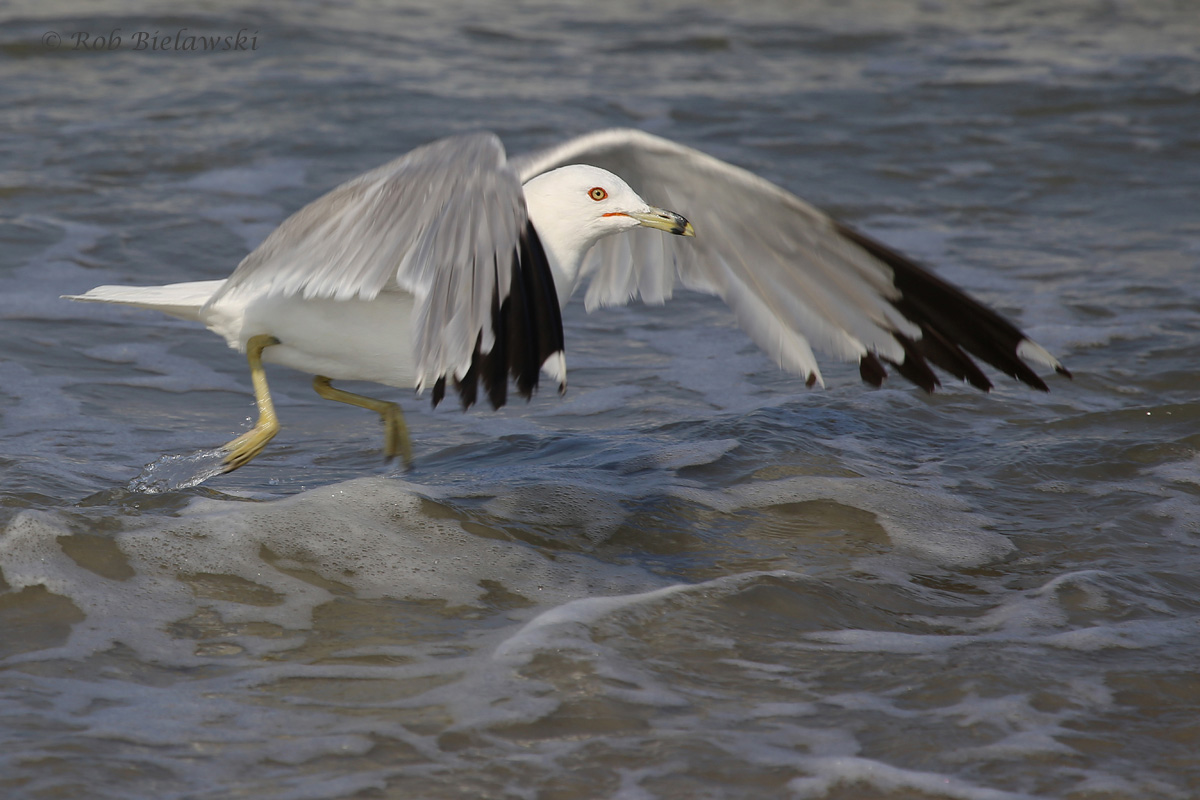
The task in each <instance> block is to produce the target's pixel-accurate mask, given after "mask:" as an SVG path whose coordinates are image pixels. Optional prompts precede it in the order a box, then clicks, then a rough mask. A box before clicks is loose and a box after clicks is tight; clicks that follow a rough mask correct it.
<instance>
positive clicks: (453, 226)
mask: <svg viewBox="0 0 1200 800" xmlns="http://www.w3.org/2000/svg"><path fill="white" fill-rule="evenodd" d="M242 291H251V292H254V293H255V294H264V295H279V296H300V297H303V298H333V299H338V300H344V299H350V298H359V299H363V300H370V299H372V298H374V297H376V296H377V295H379V293H380V292H388V291H404V292H409V293H411V294H412V295H413V296H414V297H415V298H416V303H415V304H414V307H415V314H414V318H413V320H412V331H413V352H414V356H415V359H416V368H417V375H418V381H417V389H418V390H421V389H423V388H424V387H426V386H433V388H434V402H435V403H437V402H438V401H439V400H440V399H441V397H442V394H443V392H444V389H445V382H446V378H450V379H451V380H452V381H454V382H455V384H456V385H457V387H458V390H459V393H460V395H461V397H462V401H463V404H464V405H470V404H471V403H473V402H474V401H475V396H476V386H477V384H478V382H479V381H482V382H483V384H484V387H485V390H486V391H487V393H488V396H489V399H490V400H491V402H492V404H493V405H494V406H497V407H498V406H500V405H503V404H504V401H505V399H506V393H507V387H508V375H510V374H511V376H512V377H513V379H514V380H515V381H516V384H517V388H518V390H519V391H520V392H521V393H522V394H523V395H524V396H526V397H528V396H529V395H530V393H531V392H532V391H533V389H534V388H535V387H536V385H537V380H538V372H539V369H540V368H541V367H542V366H543V365H545V368H546V370H547V372H549V373H550V374H551V375H552V376H553V377H555V378H556V379H557V380H558V381H559V383H560V385H561V384H563V383H565V380H566V367H565V361H564V359H563V352H562V351H563V343H562V320H561V317H560V311H559V306H558V302H557V300H556V295H555V290H554V280H553V276H552V275H551V273H550V267H549V265H548V263H547V262H546V256H545V254H544V252H543V251H542V246H541V243H540V242H539V240H538V238H537V233H536V231H534V229H533V226H532V225H530V223H529V219H528V215H527V213H526V210H525V197H524V194H523V193H522V190H521V181H520V180H519V179H518V177H517V173H516V172H515V171H514V170H513V169H512V167H511V166H509V164H508V162H507V159H506V156H505V153H504V147H503V145H501V143H500V140H499V139H498V138H496V136H494V135H493V134H490V133H479V134H471V135H467V136H458V137H453V138H449V139H442V140H439V141H436V142H433V143H431V144H428V145H425V146H423V147H419V148H417V149H416V150H413V151H412V152H410V153H408V154H407V155H405V156H402V157H401V158H398V159H396V160H395V161H392V162H391V163H388V164H385V165H384V166H382V167H379V168H378V169H375V170H372V171H371V172H368V173H366V174H364V175H361V176H359V177H357V178H354V179H353V180H351V181H349V182H347V183H344V184H342V185H341V186H338V187H337V188H335V189H333V190H332V191H330V192H329V193H328V194H326V195H324V196H322V197H320V198H318V199H317V200H315V201H313V202H312V203H310V204H308V205H307V206H305V207H304V208H302V209H300V210H299V211H297V212H296V213H295V214H293V215H292V216H291V217H289V218H288V219H286V220H285V221H284V222H283V224H281V225H280V226H279V227H278V228H277V229H276V230H275V231H274V232H273V233H271V235H270V236H268V237H267V238H266V240H265V241H264V242H263V243H262V244H261V245H259V246H258V248H256V249H255V250H254V251H253V252H252V253H250V254H249V255H248V256H246V258H245V259H243V260H242V262H241V264H239V265H238V268H237V269H236V270H235V271H234V273H233V275H231V276H230V278H229V280H228V281H227V282H226V284H225V286H224V287H222V289H221V291H220V292H219V293H218V295H217V296H215V297H214V298H213V299H212V300H210V301H209V302H210V303H212V302H216V301H217V300H218V299H219V298H220V297H222V296H225V295H229V294H231V293H235V292H242Z"/></svg>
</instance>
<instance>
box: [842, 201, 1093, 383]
mask: <svg viewBox="0 0 1200 800" xmlns="http://www.w3.org/2000/svg"><path fill="white" fill-rule="evenodd" d="M834 226H835V230H837V232H838V233H839V234H841V235H842V236H843V237H845V238H846V239H847V240H849V241H850V242H853V243H854V244H855V245H857V246H859V247H861V248H862V249H863V250H865V251H867V253H869V254H870V255H871V256H873V257H874V258H876V259H878V260H879V261H882V262H883V263H884V264H886V265H887V266H888V267H890V268H891V270H892V282H893V284H894V285H895V287H896V289H897V290H898V291H899V293H900V294H899V297H897V298H896V299H894V300H891V303H892V305H893V306H894V307H895V308H896V310H897V311H899V312H900V313H901V314H903V315H904V317H905V318H906V319H908V320H910V321H911V322H912V323H913V324H915V325H916V326H917V327H918V328H920V330H921V338H920V339H917V340H913V339H910V338H908V337H905V336H903V335H900V334H898V333H897V334H896V339H897V341H898V342H900V345H901V347H903V348H904V361H903V362H902V363H895V362H893V361H890V360H889V363H891V364H892V365H893V366H894V367H895V368H896V371H897V372H899V373H900V374H901V375H903V376H904V377H905V378H907V379H909V380H911V381H912V382H913V383H915V384H917V385H918V386H920V387H921V388H922V389H924V390H925V391H927V392H932V391H934V389H936V388H937V387H938V386H939V385H940V382H939V381H938V378H937V375H936V374H935V373H934V372H933V370H932V369H931V367H930V365H931V364H932V365H934V366H936V367H939V368H940V369H944V370H946V371H947V372H949V373H950V374H952V375H954V376H955V377H957V378H959V379H960V380H964V381H966V382H967V383H969V384H971V385H972V386H974V387H975V388H977V389H979V390H981V391H984V392H987V391H990V390H991V389H992V382H991V381H990V380H989V379H988V378H987V376H986V375H985V374H984V373H983V371H982V370H981V369H980V368H979V366H978V365H977V364H976V363H975V362H974V361H973V360H972V358H971V356H975V357H976V358H979V359H981V360H982V361H984V362H985V363H987V364H990V365H992V366H993V367H995V368H996V369H998V370H1000V371H1001V372H1003V373H1005V374H1006V375H1010V376H1011V377H1013V378H1016V379H1017V380H1019V381H1021V382H1022V383H1024V384H1026V385H1028V386H1030V387H1032V388H1034V389H1039V390H1042V391H1049V390H1050V389H1049V387H1048V386H1047V385H1046V382H1045V381H1043V380H1042V379H1041V377H1039V376H1038V374H1037V373H1036V372H1034V371H1033V370H1032V369H1031V368H1030V367H1029V365H1028V364H1026V363H1025V361H1024V360H1023V359H1022V358H1021V357H1020V356H1019V355H1018V354H1017V351H1018V349H1019V347H1020V345H1021V343H1022V342H1023V341H1025V339H1026V337H1025V334H1023V333H1022V332H1021V331H1020V330H1019V329H1018V328H1017V327H1016V326H1014V325H1013V324H1012V323H1011V322H1009V321H1008V320H1006V319H1005V318H1004V317H1002V316H1000V315H999V314H998V313H996V312H995V311H993V310H992V309H990V308H988V307H987V306H985V305H983V304H982V303H980V302H979V301H978V300H975V299H974V298H972V297H970V296H968V295H967V294H966V293H965V292H963V291H962V290H961V289H958V288H957V287H955V286H953V285H952V284H950V283H948V282H946V281H945V280H943V279H941V278H939V277H938V276H937V275H934V274H933V273H931V272H929V271H928V270H926V269H925V268H924V267H922V266H920V265H918V264H917V263H916V262H914V261H912V260H911V259H909V258H907V257H906V256H903V255H901V254H900V253H897V252H896V251H895V250H892V249H891V248H890V247H887V246H886V245H883V244H881V243H879V242H877V241H875V240H874V239H872V238H870V237H869V236H865V235H863V234H861V233H859V232H858V231H856V230H854V229H853V228H851V227H849V226H848V225H845V224H843V223H840V222H835V223H834ZM968 353H969V354H970V355H968ZM1055 371H1056V372H1058V373H1059V374H1062V375H1066V376H1067V377H1068V378H1069V377H1070V376H1071V373H1070V372H1068V371H1067V370H1066V368H1064V367H1062V366H1058V367H1056V368H1055ZM859 373H860V374H861V375H862V377H863V380H864V381H866V382H867V383H870V384H872V385H874V386H879V385H880V384H881V383H882V381H883V378H884V377H886V376H887V372H886V371H885V370H884V369H883V365H882V364H881V363H880V360H879V359H878V358H877V357H876V356H875V355H874V354H868V356H864V357H863V358H862V359H861V360H860V361H859Z"/></svg>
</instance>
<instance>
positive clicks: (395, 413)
mask: <svg viewBox="0 0 1200 800" xmlns="http://www.w3.org/2000/svg"><path fill="white" fill-rule="evenodd" d="M313 389H314V390H315V391H316V393H317V394H319V395H321V397H324V398H325V399H326V400H336V401H337V402H339V403H349V404H350V405H352V406H358V407H359V408H367V409H370V410H371V411H374V412H375V413H376V414H378V415H379V416H380V417H382V418H383V454H384V456H386V457H387V458H388V459H393V458H395V457H396V456H402V457H403V458H404V466H405V467H412V461H413V456H412V443H411V442H410V441H409V439H408V426H407V425H405V424H404V412H403V411H401V410H400V406H398V405H396V404H395V403H391V402H388V401H387V400H376V399H375V398H373V397H364V396H363V395H361V394H354V393H353V392H347V391H345V390H343V389H335V388H333V386H332V385H331V380H330V379H329V378H326V377H325V376H324V375H318V376H316V377H315V378H313Z"/></svg>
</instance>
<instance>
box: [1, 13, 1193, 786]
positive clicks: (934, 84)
mask: <svg viewBox="0 0 1200 800" xmlns="http://www.w3.org/2000/svg"><path fill="white" fill-rule="evenodd" d="M184 29H186V32H185V33H184V34H183V35H184V37H185V38H184V41H186V36H188V35H191V34H195V35H198V36H199V35H204V36H210V37H216V39H214V40H213V41H214V42H216V43H217V45H220V46H221V49H217V50H215V51H208V52H205V51H197V50H190V49H187V48H186V46H185V47H182V48H181V47H179V46H178V45H174V46H166V45H164V44H163V43H164V42H165V41H166V37H172V38H173V39H174V38H175V37H177V36H178V33H179V32H180V31H184ZM51 34H53V35H51ZM114 34H115V35H114ZM85 35H86V37H85ZM118 36H119V37H120V42H119V43H117V42H116V37H118ZM239 36H240V37H242V38H239ZM56 37H57V38H56ZM156 37H157V38H156ZM226 37H228V38H226ZM100 42H103V44H102V45H101V44H100ZM155 42H157V44H158V46H159V49H152V45H153V44H154V43H155ZM1198 42H1200V13H1198V10H1197V8H1196V7H1195V4H1194V3H1190V2H1184V1H1183V0H1180V2H1166V1H1164V0H1150V2H1136V3H1135V2H1123V1H1121V0H1049V2H1041V3H1019V2H1003V1H1002V0H994V1H987V0H969V1H968V2H932V1H930V2H907V1H902V2H891V1H885V0H840V1H839V2H831V1H830V0H802V1H801V2H778V3H761V4H752V5H751V6H749V7H746V6H745V5H744V4H743V6H741V7H738V6H735V4H732V3H717V2H697V3H677V2H672V1H671V0H667V2H662V3H654V4H645V3H631V2H627V1H626V0H617V2H613V3H604V4H598V3H573V4H566V5H559V4H548V3H537V2H523V3H519V4H515V5H512V6H507V7H501V6H500V5H499V4H496V5H494V6H484V5H482V4H480V5H475V4H467V3H454V2H450V3H443V2H438V3H433V2H428V3H416V4H409V5H400V6H393V5H390V4H377V3H371V2H366V0H350V1H349V2H339V3H323V2H299V3H286V4H285V3H268V4H256V5H253V6H252V5H249V4H245V5H243V4H238V3H232V2H219V1H218V2H210V3H204V4H198V5H196V6H195V7H194V9H193V10H186V9H185V8H184V7H183V6H181V5H175V4H147V3H133V2H118V1H117V0H88V2H82V1H80V2H75V3H70V2H64V3H56V4H53V5H51V4H46V3H34V2H30V1H29V0H16V2H10V3H8V4H6V5H5V6H3V7H2V8H0V109H2V110H0V118H2V119H3V120H4V123H5V124H3V125H0V152H3V153H4V156H3V157H2V158H0V243H2V246H0V797H3V798H20V799H21V800H26V799H29V800H34V799H37V800H42V799H43V798H85V797H86V798H114V799H116V798H121V799H122V800H126V799H128V798H155V799H156V800H159V799H162V798H269V799H270V800H318V799H320V800H324V799H325V798H468V797H469V798H479V797H487V798H506V799H507V798H521V799H525V798H528V799H529V800H555V799H558V798H620V799H621V800H657V799H658V798H664V799H665V798H759V797H761V798H888V799H889V800H900V799H901V798H903V799H905V800H907V799H908V798H967V799H969V800H995V799H998V798H1004V799H1006V800H1008V799H1011V798H1078V799H1079V800H1082V799H1083V798H1089V799H1091V798H1102V799H1103V800H1109V799H1112V798H1190V797H1195V796H1197V795H1200V668H1198V667H1197V665H1198V664H1200V577H1197V576H1200V454H1198V452H1197V450H1198V448H1200V385H1198V378H1197V363H1196V359H1197V353H1198V352H1200V47H1198V45H1197V43H1198ZM226 43H228V49H225V44H226ZM139 45H144V46H140V47H139ZM163 47H166V48H167V49H162V48H163ZM614 125H622V126H636V127H639V128H642V129H645V130H648V131H651V132H654V133H657V134H660V135H663V136H667V137H670V138H673V139H676V140H679V141H682V142H685V143H687V144H689V145H692V146H695V147H699V148H701V149H704V150H706V151H708V152H710V153H712V154H714V155H716V156H719V157H721V158H725V159H727V160H730V161H732V162H734V163H737V164H739V165H742V166H744V167H747V168H749V169H751V170H754V171H755V172H758V173H759V174H762V175H763V176H765V177H767V178H769V179H770V180H773V181H776V182H778V183H780V184H781V185H783V186H785V187H787V188H789V189H791V190H792V191H794V192H796V193H797V194H799V195H801V196H802V197H805V198H806V199H808V200H809V201H811V202H813V203H815V204H817V205H819V206H822V207H824V208H826V209H828V210H830V211H831V212H833V213H835V214H836V215H838V216H839V217H841V218H842V219H844V220H846V221H848V222H850V223H851V224H853V225H855V226H857V227H859V228H862V229H864V230H866V231H868V232H870V233H871V234H873V235H875V236H876V237H878V238H880V239H882V240H884V241H886V242H888V243H890V244H892V245H893V246H895V247H897V248H899V249H901V250H903V251H905V252H907V253H909V254H910V255H912V256H914V257H916V258H918V259H919V260H921V261H923V262H925V263H927V264H929V265H931V267H932V268H933V269H935V270H936V271H937V272H938V273H939V274H941V275H943V276H946V277H947V278H949V279H950V280H952V281H954V282H956V283H958V284H959V285H961V286H964V287H966V288H967V289H969V290H970V291H971V292H973V293H974V294H976V295H977V296H979V297H981V298H982V299H984V300H985V301H987V302H988V303H990V304H992V305H993V306H994V307H996V308H998V309H1000V310H1001V311H1003V312H1004V313H1006V314H1008V315H1009V316H1011V317H1012V318H1013V319H1014V320H1015V321H1017V322H1018V323H1019V324H1020V325H1021V326H1022V327H1023V328H1024V329H1025V330H1027V331H1028V332H1029V333H1030V334H1031V335H1032V336H1033V337H1034V338H1035V339H1037V340H1038V341H1039V342H1040V343H1041V344H1043V345H1045V346H1046V347H1047V348H1048V349H1049V350H1051V351H1052V352H1054V353H1055V354H1056V355H1057V356H1058V357H1060V358H1061V359H1062V360H1063V361H1064V363H1065V364H1066V365H1067V366H1068V367H1069V368H1070V369H1071V370H1072V372H1073V373H1074V380H1072V381H1068V380H1065V379H1063V378H1060V377H1056V376H1051V377H1049V378H1048V382H1049V384H1050V388H1051V391H1050V393H1049V394H1042V393H1038V392H1033V391H1030V390H1027V389H1026V388H1024V387H1022V386H1019V385H1015V384H1014V383H1013V382H1011V381H1009V380H1007V379H1004V378H1003V376H1000V377H999V379H998V380H997V388H996V390H995V391H993V392H992V393H991V394H990V395H984V394H981V393H978V392H974V391H971V390H969V389H968V388H965V387H960V386H957V385H954V383H953V381H948V382H947V384H946V386H945V387H944V389H943V390H942V391H940V392H939V393H937V394H934V395H932V396H926V395H924V394H922V393H921V392H920V391H918V390H916V389H915V388H913V387H911V386H908V385H904V384H903V383H902V382H900V381H898V380H897V381H892V382H889V383H888V384H886V385H885V388H883V389H881V390H872V389H870V388H868V387H865V386H863V385H861V383H860V382H859V380H858V377H857V370H856V369H855V367H854V366H853V365H835V364H833V363H831V362H830V361H828V360H825V361H823V369H824V372H825V376H826V381H827V384H828V388H826V389H823V390H822V389H816V390H807V389H805V388H804V385H803V382H802V381H800V380H799V379H796V378H793V377H790V376H787V375H783V374H781V373H779V372H778V371H777V370H776V369H775V368H774V366H773V365H772V364H771V363H770V361H769V359H768V358H767V357H765V356H764V355H762V354H761V353H759V352H758V351H757V350H756V349H755V348H754V346H753V345H752V344H751V343H750V342H749V340H748V339H747V338H746V337H745V336H744V335H743V334H742V333H741V332H740V331H739V330H738V328H737V327H736V325H735V324H734V322H733V320H732V316H731V314H730V313H729V312H728V311H727V310H726V309H725V308H724V307H723V306H722V305H721V304H720V303H719V302H718V301H715V300H712V299H711V298H706V297H701V296H698V295H689V294H684V295H681V296H678V297H677V298H675V299H674V300H673V301H671V302H670V303H669V304H668V305H666V306H664V307H646V306H641V305H634V306H630V307H627V308H620V309H611V310H605V311H599V312H596V313H593V314H586V313H585V312H584V309H583V306H582V303H579V302H577V303H575V304H573V305H572V306H571V307H570V308H569V309H568V311H567V313H566V315H565V325H566V336H567V353H568V363H569V366H570V369H571V387H570V390H569V392H568V394H567V395H566V397H565V398H562V399H560V398H558V397H557V396H556V394H555V393H554V392H552V391H544V392H543V393H542V394H541V395H539V396H537V397H535V399H534V400H533V401H532V402H530V403H529V404H523V403H518V404H516V405H513V406H509V407H506V408H504V409H502V410H501V411H499V412H491V411H486V410H483V411H481V410H475V411H472V412H470V413H466V414H463V413H462V412H460V411H459V410H458V409H457V408H455V407H454V406H453V404H452V403H447V404H445V407H443V408H439V409H436V410H434V409H431V408H430V407H429V403H428V398H427V397H415V396H412V395H410V394H407V393H404V392H391V393H390V394H389V392H388V390H380V391H379V392H378V393H379V394H383V395H385V396H388V397H390V398H391V399H396V400H397V401H399V402H401V403H402V405H403V406H404V408H405V412H406V414H407V419H408V423H409V426H410V428H411V430H412V432H413V435H414V445H415V450H416V463H415V466H414V467H413V469H411V470H409V471H404V470H402V469H400V468H398V467H396V466H394V465H387V464H384V463H383V461H382V458H381V456H380V452H379V447H380V443H381V434H382V432H381V430H380V426H379V425H378V420H377V419H376V418H375V417H374V415H372V414H370V413H368V412H364V411H361V410H359V409H353V408H348V407H344V406H340V405H336V404H331V403H328V402H325V401H322V400H320V399H319V398H317V397H316V395H315V394H313V393H312V392H311V391H310V389H309V386H308V378H307V377H306V376H303V375H299V374H294V373H289V372H287V371H286V370H272V371H271V372H270V378H271V381H272V386H273V389H274V391H275V394H276V400H277V405H278V410H279V413H280V416H281V418H282V423H283V429H282V432H281V433H280V435H279V436H278V437H277V438H276V440H275V441H274V442H273V443H272V444H271V445H270V446H269V448H268V449H267V451H266V452H265V453H264V454H263V455H262V456H260V457H259V458H258V459H257V460H256V461H255V462H253V463H252V464H251V465H250V466H248V467H245V468H243V469H241V470H240V471H238V472H235V473H233V474H231V475H228V476H217V477H213V478H210V479H208V480H206V481H203V482H201V483H199V484H197V485H195V486H191V487H190V488H181V487H182V486H184V485H185V484H186V483H188V482H189V481H188V480H187V479H188V478H189V477H190V476H194V475H197V474H199V473H200V472H202V470H203V469H204V467H205V465H206V464H211V461H212V459H211V455H207V454H210V453H211V450H212V449H213V448H214V447H217V446H219V445H220V444H222V443H224V442H225V441H227V440H229V439H231V438H233V437H234V436H235V435H237V434H238V433H239V432H240V431H242V430H244V429H246V428H247V427H248V426H249V425H250V423H251V417H252V416H253V414H254V411H253V402H252V396H251V392H250V388H249V380H248V375H247V372H246V369H245V365H244V361H243V359H242V358H241V357H240V356H238V355H237V354H236V353H233V352H232V351H230V350H228V349H227V348H226V347H225V345H224V344H223V342H222V341H220V340H219V339H218V338H216V337H215V336H213V335H212V334H209V333H208V332H206V331H204V330H202V329H200V328H199V327H198V326H195V325H189V324H187V323H184V322H180V321H175V320H171V319H167V318H163V317H161V316H158V315H155V314H152V313H148V312H138V311H135V310H131V309H119V308H105V307H97V306H91V305H81V304H72V303H68V302H65V301H61V300H59V299H58V297H59V295H61V294H66V293H77V292H81V291H83V290H86V289H88V288H90V287H92V286H94V285H98V284H103V283H136V284H159V283H168V282H174V281H184V280H210V279H217V278H221V277H224V276H225V275H227V274H228V273H229V272H230V271H231V270H232V269H233V267H234V266H235V265H236V263H237V262H238V261H239V260H240V258H241V257H242V256H243V255H244V254H245V253H246V252H247V250H248V249H249V248H251V247H253V246H254V245H255V244H257V243H258V242H259V241H261V239H262V238H263V237H264V236H265V235H266V234H267V233H268V232H269V231H270V230H271V229H272V228H273V227H274V226H275V225H277V224H278V223H279V222H280V221H281V220H282V219H283V218H284V217H286V216H287V215H288V214H289V213H291V212H292V211H294V210H295V209H297V208H299V207H300V206H301V205H303V204H304V203H306V202H307V201H309V200H311V199H312V198H314V197H316V196H317V195H318V194H320V193H321V192H323V191H325V190H326V189H328V188H330V187H331V186H333V185H335V184H336V183H338V182H340V181H342V180H344V179H346V178H348V177H351V176H353V175H355V174H357V173H359V172H361V171H364V170H366V169H369V168H371V167H374V166H376V165H377V164H379V163H382V162H383V161H385V160H387V159H390V158H393V157H394V156H396V155H398V154H400V153H403V152H405V151H407V150H409V149H410V148H412V147H415V146H417V145H419V144H421V143H423V142H425V141H428V140H430V139H434V138H438V137H440V136H444V135H448V134H451V133H457V132H463V131H469V130H477V129H481V128H483V129H490V130H494V131H496V132H497V133H499V134H500V135H501V137H502V138H503V139H504V141H505V142H506V144H507V145H508V147H509V148H510V150H511V151H512V152H523V151H527V150H529V149H533V148H536V147H539V146H544V145H549V144H552V143H554V142H556V141H558V140H560V139H562V138H565V137H567V136H571V135H575V134H579V133H583V132H586V131H588V130H592V129H597V128H602V127H608V126H614ZM648 199H649V200H650V201H651V202H653V201H654V198H653V197H648ZM680 210H681V211H683V212H685V213H686V209H680ZM376 388H377V387H376Z"/></svg>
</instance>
